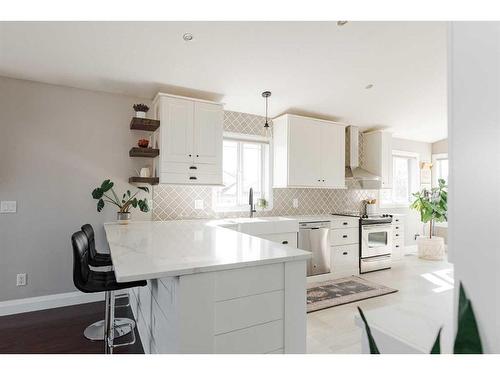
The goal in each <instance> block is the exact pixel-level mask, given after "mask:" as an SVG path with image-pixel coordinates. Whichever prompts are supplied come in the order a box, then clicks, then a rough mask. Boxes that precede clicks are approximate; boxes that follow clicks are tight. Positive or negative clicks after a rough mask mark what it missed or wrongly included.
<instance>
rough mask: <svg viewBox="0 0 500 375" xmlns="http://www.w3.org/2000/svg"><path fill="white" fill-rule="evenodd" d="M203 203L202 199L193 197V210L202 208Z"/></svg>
mask: <svg viewBox="0 0 500 375" xmlns="http://www.w3.org/2000/svg"><path fill="white" fill-rule="evenodd" d="M203 207H204V204H203V200H202V199H195V201H194V209H195V210H203Z"/></svg>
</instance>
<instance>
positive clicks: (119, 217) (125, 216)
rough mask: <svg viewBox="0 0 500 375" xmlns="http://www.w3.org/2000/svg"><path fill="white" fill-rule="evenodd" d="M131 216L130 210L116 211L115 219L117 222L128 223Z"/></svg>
mask: <svg viewBox="0 0 500 375" xmlns="http://www.w3.org/2000/svg"><path fill="white" fill-rule="evenodd" d="M131 218H132V214H131V213H130V212H117V213H116V221H117V223H118V224H128V223H129V222H130V219H131Z"/></svg>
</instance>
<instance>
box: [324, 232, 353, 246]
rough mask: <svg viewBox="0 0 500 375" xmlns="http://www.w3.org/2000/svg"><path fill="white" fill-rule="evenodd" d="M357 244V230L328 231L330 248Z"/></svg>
mask: <svg viewBox="0 0 500 375" xmlns="http://www.w3.org/2000/svg"><path fill="white" fill-rule="evenodd" d="M356 243H359V229H358V228H347V229H332V230H331V231H330V244H331V245H332V246H341V245H349V244H356Z"/></svg>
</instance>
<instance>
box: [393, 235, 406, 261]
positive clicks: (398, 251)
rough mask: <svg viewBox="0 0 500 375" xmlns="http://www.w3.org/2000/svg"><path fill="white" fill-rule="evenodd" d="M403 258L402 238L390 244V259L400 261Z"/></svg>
mask: <svg viewBox="0 0 500 375" xmlns="http://www.w3.org/2000/svg"><path fill="white" fill-rule="evenodd" d="M403 256H404V238H399V239H397V240H394V241H393V242H392V258H393V259H401V258H402V257H403Z"/></svg>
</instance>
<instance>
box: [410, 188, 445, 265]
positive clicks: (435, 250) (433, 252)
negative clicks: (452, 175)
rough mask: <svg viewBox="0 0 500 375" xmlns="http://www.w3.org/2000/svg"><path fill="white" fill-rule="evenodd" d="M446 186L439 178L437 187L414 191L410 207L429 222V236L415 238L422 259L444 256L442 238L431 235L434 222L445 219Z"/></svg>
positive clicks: (425, 221) (441, 257)
mask: <svg viewBox="0 0 500 375" xmlns="http://www.w3.org/2000/svg"><path fill="white" fill-rule="evenodd" d="M447 189H448V187H447V186H446V182H445V180H443V179H439V181H438V187H435V188H432V189H431V190H428V189H423V190H422V191H420V192H418V193H414V194H413V196H414V197H415V201H414V202H413V203H412V204H411V206H410V207H411V208H413V209H415V210H417V211H418V212H420V220H421V221H422V222H423V223H429V236H428V237H427V236H420V237H419V238H418V239H417V247H418V256H419V257H420V258H423V259H432V260H439V259H443V258H444V239H443V238H442V237H437V236H433V235H432V232H433V228H434V222H443V221H447V220H448V217H447V211H448V191H447Z"/></svg>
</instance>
